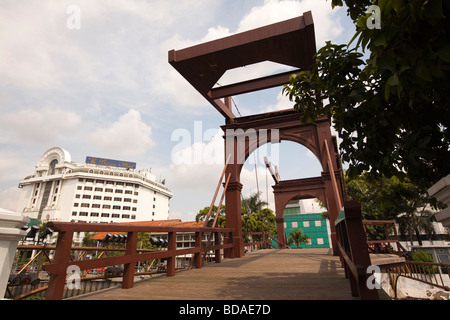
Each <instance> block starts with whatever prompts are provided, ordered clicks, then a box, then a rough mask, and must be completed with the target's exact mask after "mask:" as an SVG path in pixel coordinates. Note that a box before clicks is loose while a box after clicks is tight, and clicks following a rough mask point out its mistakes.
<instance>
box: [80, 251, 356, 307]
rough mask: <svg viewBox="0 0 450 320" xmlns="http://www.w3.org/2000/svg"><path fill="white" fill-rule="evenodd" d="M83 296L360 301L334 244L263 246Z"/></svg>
mask: <svg viewBox="0 0 450 320" xmlns="http://www.w3.org/2000/svg"><path fill="white" fill-rule="evenodd" d="M75 299H79V300H260V299H262V300H310V299H314V300H354V299H357V298H354V297H352V295H351V293H350V283H349V281H348V279H346V278H345V276H344V270H343V268H342V267H341V263H340V261H339V258H338V257H336V256H333V255H332V254H331V250H330V249H291V250H259V251H255V252H252V253H248V254H246V255H245V257H243V258H240V259H225V260H223V261H222V262H221V263H218V264H216V263H208V264H205V265H204V267H203V268H200V269H192V270H189V271H180V272H177V273H176V275H175V276H174V277H165V276H162V277H156V278H153V279H149V280H143V281H140V282H136V283H135V285H134V287H133V288H131V289H122V288H114V289H109V290H105V291H102V292H97V293H92V294H87V295H84V296H78V297H76V298H75Z"/></svg>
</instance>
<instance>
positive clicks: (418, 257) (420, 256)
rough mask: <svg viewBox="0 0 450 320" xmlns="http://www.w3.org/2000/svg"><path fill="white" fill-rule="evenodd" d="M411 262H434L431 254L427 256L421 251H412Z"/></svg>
mask: <svg viewBox="0 0 450 320" xmlns="http://www.w3.org/2000/svg"><path fill="white" fill-rule="evenodd" d="M412 260H413V261H420V262H434V260H433V257H432V256H431V254H428V253H426V252H425V251H423V250H417V251H414V253H413V255H412Z"/></svg>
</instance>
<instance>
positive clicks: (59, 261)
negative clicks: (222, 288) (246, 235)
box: [44, 222, 233, 300]
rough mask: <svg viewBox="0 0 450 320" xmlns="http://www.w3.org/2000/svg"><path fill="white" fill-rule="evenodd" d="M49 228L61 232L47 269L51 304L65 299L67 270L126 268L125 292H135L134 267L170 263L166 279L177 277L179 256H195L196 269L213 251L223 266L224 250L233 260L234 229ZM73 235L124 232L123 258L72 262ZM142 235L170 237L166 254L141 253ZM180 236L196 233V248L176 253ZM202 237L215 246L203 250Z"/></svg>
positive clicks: (66, 225) (52, 224) (94, 225)
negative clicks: (211, 238)
mask: <svg viewBox="0 0 450 320" xmlns="http://www.w3.org/2000/svg"><path fill="white" fill-rule="evenodd" d="M47 226H48V227H50V228H52V229H53V230H54V231H57V232H58V240H57V244H56V250H55V256H54V258H53V261H52V263H51V264H48V265H45V266H44V269H45V271H47V272H49V273H50V281H49V286H48V290H47V295H46V298H47V299H48V300H60V299H62V297H63V293H64V287H65V285H66V277H67V272H68V268H69V267H70V269H72V268H73V267H77V268H79V270H88V269H94V268H103V267H108V266H117V265H123V280H122V288H124V289H127V288H132V287H133V285H134V276H135V264H136V263H137V262H140V261H147V260H151V259H167V268H166V274H167V276H174V275H175V260H176V257H177V256H182V255H186V254H193V261H194V265H195V267H196V268H201V267H202V264H203V259H202V256H203V253H204V252H208V251H211V250H212V251H214V261H215V262H216V263H220V262H221V250H224V252H225V254H226V256H232V248H233V229H231V228H203V227H169V226H139V225H127V224H100V223H89V224H80V223H69V222H49V223H48V224H47ZM74 232H122V233H127V241H126V248H125V252H124V255H121V256H115V257H107V258H101V259H92V260H79V261H71V259H70V252H71V249H72V239H73V235H74ZM139 232H155V233H156V232H157V233H163V232H164V233H167V235H168V245H167V250H164V251H157V252H147V253H138V252H137V240H138V233H139ZM178 232H191V233H195V247H191V248H183V249H177V246H176V237H177V233H178ZM203 233H213V234H214V244H212V245H207V246H203V243H202V235H203ZM221 234H225V236H224V243H221V239H222V237H221Z"/></svg>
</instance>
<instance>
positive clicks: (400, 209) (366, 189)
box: [346, 173, 436, 243]
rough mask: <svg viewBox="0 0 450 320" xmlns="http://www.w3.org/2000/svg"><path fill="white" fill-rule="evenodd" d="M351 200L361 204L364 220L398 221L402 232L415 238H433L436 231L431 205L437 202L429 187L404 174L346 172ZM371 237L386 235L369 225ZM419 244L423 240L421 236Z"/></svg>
mask: <svg viewBox="0 0 450 320" xmlns="http://www.w3.org/2000/svg"><path fill="white" fill-rule="evenodd" d="M346 187H347V195H348V197H349V199H351V200H355V201H358V202H359V203H361V211H362V215H363V219H366V220H395V221H396V222H397V223H398V224H399V231H400V234H401V235H404V236H407V237H409V239H410V241H412V237H413V236H414V235H419V234H420V233H424V234H426V235H427V236H428V237H431V236H432V235H433V234H435V230H434V228H433V225H432V222H433V221H434V215H433V212H432V211H430V210H428V209H427V208H428V206H430V205H436V204H435V201H434V199H433V198H431V197H430V196H429V195H428V193H427V191H426V189H423V188H421V187H419V186H417V185H415V184H413V183H412V182H411V180H410V179H409V178H408V177H405V176H391V177H389V178H388V177H386V176H381V177H378V178H374V177H372V176H370V175H369V174H367V173H363V174H361V175H358V176H355V177H350V176H348V175H346ZM367 232H368V235H369V238H370V239H373V240H375V239H382V238H384V237H385V236H384V230H383V229H380V230H377V228H376V227H372V226H370V227H367ZM419 243H420V239H419Z"/></svg>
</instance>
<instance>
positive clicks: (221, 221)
mask: <svg viewBox="0 0 450 320" xmlns="http://www.w3.org/2000/svg"><path fill="white" fill-rule="evenodd" d="M209 208H210V207H204V208H203V209H202V210H200V211H199V212H198V213H197V215H196V216H195V221H197V222H199V221H205V219H206V216H207V215H208V212H209ZM217 209H218V207H217V206H213V209H212V210H211V214H210V218H209V221H208V223H207V226H208V227H211V226H212V224H213V222H214V218H215V216H216V212H217ZM216 227H218V228H223V227H225V206H224V205H222V207H221V208H220V211H219V216H218V217H217V222H216Z"/></svg>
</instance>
